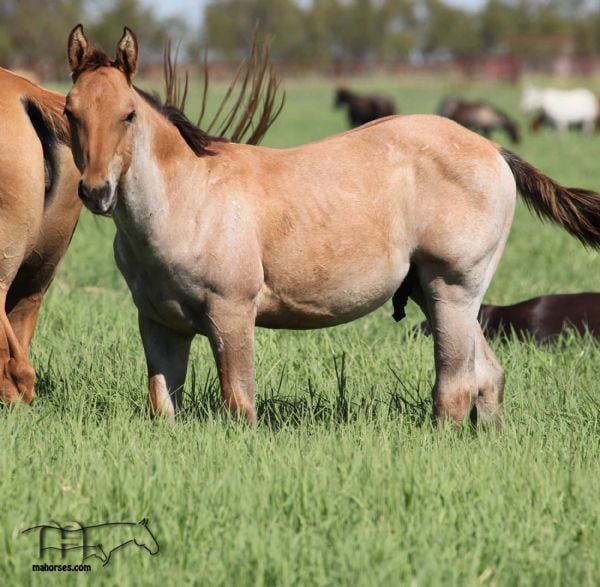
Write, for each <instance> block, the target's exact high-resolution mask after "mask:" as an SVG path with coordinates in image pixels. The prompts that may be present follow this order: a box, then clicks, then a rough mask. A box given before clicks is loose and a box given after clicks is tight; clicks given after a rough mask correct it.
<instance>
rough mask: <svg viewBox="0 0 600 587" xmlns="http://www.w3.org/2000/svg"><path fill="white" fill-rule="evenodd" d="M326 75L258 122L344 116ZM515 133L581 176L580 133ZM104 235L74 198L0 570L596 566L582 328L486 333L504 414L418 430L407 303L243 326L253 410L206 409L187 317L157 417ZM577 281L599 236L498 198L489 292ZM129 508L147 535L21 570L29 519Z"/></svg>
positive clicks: (514, 296)
mask: <svg viewBox="0 0 600 587" xmlns="http://www.w3.org/2000/svg"><path fill="white" fill-rule="evenodd" d="M352 85H353V86H354V87H356V88H358V89H367V88H368V89H372V90H374V89H379V90H382V91H385V92H387V93H390V94H392V95H394V96H395V97H396V99H397V101H398V103H399V104H400V107H401V109H402V112H403V113H410V112H432V111H434V110H435V107H436V104H437V102H438V100H439V99H440V97H441V96H443V95H444V94H447V93H456V92H458V93H461V94H464V95H467V96H471V97H489V98H490V99H492V100H493V101H494V102H496V103H497V104H499V105H500V106H502V107H503V108H505V109H506V110H507V111H508V112H517V105H518V101H519V95H518V92H517V90H516V89H513V88H511V87H506V86H502V85H499V86H492V87H486V86H483V85H478V84H473V85H468V86H464V85H463V86H457V87H454V88H453V87H451V86H448V85H447V84H444V83H443V82H441V81H440V82H436V81H433V80H408V81H407V80H402V79H397V80H384V79H373V80H367V79H362V80H355V82H354V83H353V84H352ZM332 89H333V86H332V85H331V84H329V83H327V82H324V81H319V80H313V81H311V80H308V81H307V80H304V81H294V82H291V83H289V84H288V86H287V104H286V108H285V111H284V113H283V114H282V116H281V118H280V120H279V121H278V122H277V124H276V126H275V127H274V128H273V129H272V132H271V135H270V136H269V137H268V140H267V141H266V144H268V145H273V146H289V145H295V144H299V143H302V142H305V141H309V140H314V139H318V138H320V137H322V136H326V135H328V134H332V133H335V132H338V131H342V130H344V128H345V118H344V116H343V114H342V112H340V111H337V112H336V111H334V110H332V107H331V105H332V101H333V96H332ZM196 94H197V91H196ZM517 116H518V115H517ZM520 120H521V122H524V119H523V118H520ZM495 138H496V139H497V140H499V141H501V142H503V143H505V139H504V137H503V136H502V135H498V136H497V137H495ZM516 150H517V151H518V152H519V153H520V154H521V155H523V156H525V157H526V158H527V159H529V160H530V161H531V162H533V163H534V164H536V165H537V166H539V167H540V168H541V169H543V170H544V171H546V172H547V173H549V174H551V175H552V176H553V177H555V178H556V179H558V180H560V181H562V182H563V183H567V184H574V185H578V186H582V187H590V188H596V189H600V135H598V136H595V137H581V136H579V135H577V134H569V135H567V136H556V135H553V134H551V133H546V134H542V135H540V136H535V137H534V136H531V135H529V134H527V133H525V137H524V141H523V143H522V144H521V145H519V146H518V147H517V149H516ZM112 235H113V226H112V223H111V221H109V220H98V219H95V218H92V217H91V215H90V214H89V213H88V212H84V213H83V214H82V218H81V221H80V225H79V227H78V229H77V233H76V235H75V238H74V240H73V243H72V246H71V248H70V250H69V253H68V254H67V257H66V259H65V261H64V263H63V266H62V268H61V270H60V272H59V275H58V277H57V279H56V281H55V283H54V285H53V287H52V289H51V291H50V293H49V294H48V296H47V298H46V300H45V305H44V307H43V311H42V314H41V317H40V321H39V325H38V330H37V333H36V337H35V340H34V344H33V348H32V359H33V362H34V365H35V367H36V370H37V372H38V393H39V397H38V399H37V400H36V402H35V404H34V405H33V406H32V407H30V408H28V409H17V410H14V411H12V412H8V411H7V410H1V411H0V446H2V450H1V451H0V495H1V496H2V499H1V500H0V519H1V524H0V584H1V585H11V586H12V585H26V584H34V585H53V584H55V583H65V582H66V583H70V584H83V583H87V582H90V581H93V582H94V584H98V585H115V584H121V585H161V584H162V585H187V584H196V585H223V586H238V585H352V586H361V585H365V586H367V585H473V586H474V585H511V586H512V585H544V586H548V585H590V586H591V585H598V584H599V583H600V489H599V488H600V382H599V379H600V377H599V375H600V346H599V345H598V344H597V343H594V342H593V341H592V340H590V339H589V338H582V337H578V336H575V335H568V336H566V337H565V338H564V340H563V341H562V342H561V344H560V345H558V346H555V347H552V348H538V347H536V346H534V345H533V344H525V343H518V342H512V343H510V344H505V345H502V344H497V343H495V344H494V345H493V346H494V349H495V351H496V353H497V355H498V357H499V359H500V361H501V363H502V364H503V365H504V367H505V369H506V373H507V381H508V382H507V388H506V400H505V420H504V428H503V430H502V433H501V434H491V433H490V434H488V433H480V434H478V435H474V434H473V433H471V432H470V431H468V430H466V429H465V430H463V431H459V432H457V431H452V430H442V431H440V432H434V431H432V429H431V425H430V421H429V413H430V407H431V405H430V399H429V398H430V388H431V384H432V381H433V358H432V343H431V340H430V339H428V338H425V337H423V336H421V335H419V336H416V337H413V336H411V335H410V330H411V329H412V328H413V327H414V326H415V325H416V324H417V323H418V322H419V321H420V320H421V316H420V313H419V311H418V309H417V308H416V306H414V305H411V306H410V307H409V309H408V318H407V320H405V321H404V322H402V323H401V324H396V323H395V322H394V321H393V320H392V319H391V305H387V306H386V307H384V308H382V309H381V310H379V311H377V312H375V313H374V314H372V315H370V316H369V317H367V318H364V319H362V320H360V321H357V322H355V323H353V324H350V325H346V326H343V327H338V328H336V329H332V330H322V331H315V332H309V333H297V332H275V331H266V330H261V331H259V332H258V334H257V378H258V389H259V399H258V403H259V416H260V420H261V421H260V424H259V425H258V426H257V427H256V428H255V429H251V428H249V427H247V426H245V425H243V424H240V423H237V422H234V421H232V420H230V419H229V418H228V417H227V416H226V415H224V414H223V413H222V411H221V410H220V409H219V395H218V389H217V386H216V383H215V368H214V365H213V360H212V356H211V354H210V351H209V348H208V344H207V342H206V341H205V340H204V339H198V340H197V341H196V342H195V345H194V347H193V351H192V357H191V363H190V370H189V377H188V384H187V390H186V393H187V394H188V398H187V405H186V409H185V413H184V414H182V417H181V419H180V421H179V423H178V424H177V426H176V427H175V428H174V429H170V428H168V427H167V426H166V425H164V424H162V423H160V422H150V421H148V420H147V418H146V416H145V413H144V405H145V397H146V391H145V390H146V382H145V363H144V358H143V354H142V349H141V343H140V340H139V337H138V333H137V327H136V319H135V312H134V306H133V303H132V302H131V299H130V296H129V293H128V291H127V288H126V286H125V284H124V281H123V280H122V279H121V277H120V275H119V274H118V272H117V269H116V267H115V264H114V261H113V257H112ZM589 290H598V291H600V262H599V258H598V254H597V253H593V252H590V251H586V250H585V249H583V247H582V246H581V245H580V244H579V243H578V242H576V241H575V240H574V239H572V238H570V237H569V236H568V235H567V234H566V233H564V232H561V231H560V230H558V229H556V228H554V227H551V226H548V225H543V224H541V223H540V222H539V221H538V220H537V219H535V218H533V217H532V216H530V215H529V213H528V212H527V211H526V210H525V209H524V208H523V207H522V206H520V207H519V209H518V211H517V216H516V219H515V223H514V227H513V231H512V234H511V237H510V240H509V242H508V246H507V248H506V252H505V255H504V257H503V260H502V262H501V265H500V268H499V270H498V272H497V274H496V277H495V278H494V281H493V283H492V286H491V288H490V290H489V292H488V295H487V300H489V301H491V302H493V303H512V302H515V301H518V300H522V299H526V298H527V297H530V296H534V295H539V294H545V293H552V292H577V291H589ZM144 517H147V518H149V527H150V528H151V529H152V532H153V533H154V535H155V537H156V540H157V541H158V543H159V545H160V551H159V553H158V554H157V555H156V556H151V555H150V554H149V552H147V551H146V550H144V549H143V548H138V547H136V546H135V545H129V546H127V547H126V548H125V549H123V550H121V551H117V552H115V554H114V555H113V557H114V558H113V560H112V561H111V563H110V564H109V565H108V566H106V567H104V568H102V567H101V564H100V562H99V561H98V560H97V559H91V564H92V567H93V569H92V571H91V572H88V573H66V572H65V573H59V572H55V573H34V572H32V564H37V563H41V562H43V561H40V560H39V556H38V555H37V547H38V540H37V534H22V533H21V531H22V530H24V529H25V528H27V527H30V526H33V525H35V524H40V523H43V522H49V521H50V520H55V521H58V522H62V523H67V522H69V521H73V520H78V521H81V522H84V523H86V524H99V523H104V522H113V521H138V520H140V519H142V518H144ZM72 554H73V553H72ZM78 560H80V556H79V559H78V557H77V556H73V557H72V556H71V555H68V556H67V558H66V559H65V560H64V561H61V559H56V558H48V559H46V562H66V563H71V564H77V562H78Z"/></svg>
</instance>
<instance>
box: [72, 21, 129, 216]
mask: <svg viewBox="0 0 600 587" xmlns="http://www.w3.org/2000/svg"><path fill="white" fill-rule="evenodd" d="M68 55H69V64H70V66H71V72H72V76H73V87H72V88H71V91H70V92H69V94H68V95H67V101H66V106H65V115H66V116H67V118H68V119H69V123H70V125H71V135H72V145H73V146H72V148H73V155H74V157H75V161H76V163H77V166H78V167H79V170H80V171H81V174H82V175H81V181H80V183H79V196H80V198H81V199H82V201H83V203H84V204H85V206H86V207H87V208H88V209H89V210H91V211H92V212H93V213H94V214H103V215H110V214H111V213H112V211H113V210H114V208H115V206H116V203H117V185H118V183H119V181H120V180H121V178H122V177H123V176H124V175H125V174H126V173H127V171H128V169H129V166H130V164H131V156H132V149H133V134H134V129H135V127H136V110H135V105H136V92H135V90H134V89H133V87H132V85H131V80H132V78H133V76H134V75H135V72H136V68H137V59H138V44H137V40H136V38H135V35H134V34H133V32H132V31H131V30H130V29H128V28H127V27H125V29H124V31H123V36H122V37H121V40H120V41H119V43H118V45H117V51H116V57H115V59H114V60H110V59H109V58H108V56H107V55H106V54H105V53H104V52H102V51H100V50H98V49H96V48H94V47H93V46H92V44H91V43H90V42H89V41H88V40H87V38H86V36H85V34H84V32H83V27H82V26H81V25H77V26H76V27H75V28H74V29H73V30H72V31H71V34H70V35H69V42H68Z"/></svg>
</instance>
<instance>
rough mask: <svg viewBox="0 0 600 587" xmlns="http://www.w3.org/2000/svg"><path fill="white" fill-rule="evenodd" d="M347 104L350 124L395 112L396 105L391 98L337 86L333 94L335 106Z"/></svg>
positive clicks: (355, 124) (356, 124)
mask: <svg viewBox="0 0 600 587" xmlns="http://www.w3.org/2000/svg"><path fill="white" fill-rule="evenodd" d="M343 104H346V105H347V106H348V120H349V121H350V125H351V126H360V125H361V124H366V123H367V122H371V121H372V120H377V119H378V118H383V117H384V116H392V115H393V114H396V105H395V104H394V101H393V100H392V99H391V98H387V97H386V96H379V95H377V94H372V95H369V96H360V95H359V94H354V93H353V92H351V91H350V90H347V89H345V88H338V90H337V92H336V94H335V107H336V108H340V107H341V106H342V105H343Z"/></svg>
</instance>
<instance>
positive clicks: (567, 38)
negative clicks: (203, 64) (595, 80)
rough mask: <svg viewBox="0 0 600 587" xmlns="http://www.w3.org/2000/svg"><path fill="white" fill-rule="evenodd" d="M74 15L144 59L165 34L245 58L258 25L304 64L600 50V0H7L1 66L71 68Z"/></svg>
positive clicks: (98, 35) (2, 7)
mask: <svg viewBox="0 0 600 587" xmlns="http://www.w3.org/2000/svg"><path fill="white" fill-rule="evenodd" d="M77 22H84V23H86V31H87V32H88V33H89V36H90V38H92V39H94V40H95V41H96V42H98V44H99V45H101V46H103V47H104V48H105V49H108V50H112V48H113V46H114V43H115V40H116V39H117V38H118V37H119V35H120V33H121V31H122V27H123V25H124V24H127V25H128V26H130V27H131V28H132V29H133V30H135V31H136V33H137V34H138V36H139V38H140V42H141V44H142V47H143V50H144V62H145V63H152V62H157V61H159V60H160V57H161V55H162V48H163V45H164V41H165V39H166V38H167V37H169V38H171V39H173V40H174V41H175V42H177V41H182V55H185V54H187V55H188V56H189V57H190V58H192V59H197V58H199V57H200V56H201V54H202V52H203V49H204V47H208V49H209V51H210V54H211V55H213V56H216V57H218V58H220V59H232V60H233V59H239V58H240V57H241V56H243V55H245V53H246V51H247V49H248V46H249V41H250V38H251V37H252V34H253V31H254V30H255V28H257V29H258V31H259V33H262V34H269V35H270V36H271V37H272V38H273V44H272V54H273V56H274V58H276V59H279V60H287V61H293V62H295V63H302V62H304V63H306V64H307V65H310V64H311V63H314V62H324V61H331V60H352V61H358V62H360V61H369V60H376V61H386V60H389V61H395V60H400V59H404V60H427V59H439V58H461V57H466V56H473V55H517V56H521V57H524V58H525V59H532V60H535V59H544V58H548V57H555V56H557V55H591V54H600V9H599V8H598V0H487V1H486V2H485V3H484V4H483V6H482V7H481V8H480V9H479V10H477V11H472V10H467V9H462V8H459V7H457V6H456V5H454V4H450V3H448V2H446V1H444V0H210V1H209V2H208V3H206V5H205V8H204V18H203V19H202V23H190V19H189V15H183V14H182V15H180V16H177V17H173V18H169V19H164V18H159V17H158V16H157V15H156V13H155V11H154V10H153V9H152V8H150V7H149V5H148V4H147V3H145V2H143V1H142V0H44V2H43V3H42V6H40V0H0V65H3V66H5V67H28V68H37V69H38V70H39V71H41V72H42V73H45V72H46V73H48V72H49V73H52V74H54V75H55V74H56V73H61V72H62V73H65V72H66V60H65V56H64V52H65V47H64V46H65V39H66V38H67V35H68V32H69V30H70V29H71V28H72V27H73V25H74V24H76V23H77Z"/></svg>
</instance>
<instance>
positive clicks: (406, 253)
mask: <svg viewBox="0 0 600 587" xmlns="http://www.w3.org/2000/svg"><path fill="white" fill-rule="evenodd" d="M68 53H69V61H70V65H71V69H72V71H73V80H74V85H73V88H72V89H71V91H70V93H69V95H68V97H67V105H66V112H67V114H68V116H69V118H70V121H71V128H72V131H73V136H74V139H73V149H74V154H75V159H76V161H77V163H78V165H79V166H80V168H81V171H82V179H81V184H80V195H81V198H82V200H83V202H84V204H85V205H86V206H87V207H88V208H89V209H90V210H91V211H92V212H94V213H96V214H103V215H110V216H112V217H113V219H114V222H115V224H116V227H117V235H116V238H115V256H116V260H117V263H118V266H119V268H120V270H121V272H122V273H123V275H124V277H125V279H126V281H127V283H128V285H129V288H130V289H131V293H132V295H133V299H134V301H135V304H136V306H137V308H138V312H139V327H140V331H141V336H142V340H143V345H144V350H145V354H146V359H147V364H148V372H149V391H150V400H151V405H152V407H153V409H154V411H155V412H156V413H158V414H161V415H163V416H166V417H167V418H168V419H170V420H173V419H174V415H175V409H176V407H177V406H178V404H179V403H180V402H181V398H182V395H181V394H182V386H183V384H184V380H185V375H186V369H187V362H188V354H189V350H190V343H191V341H192V338H193V337H194V335H196V334H198V333H200V334H204V335H206V336H208V338H209V340H210V343H211V346H212V349H213V352H214V355H215V359H216V363H217V367H218V372H219V377H220V383H221V390H222V393H223V398H224V401H225V403H226V405H227V406H228V407H229V408H230V409H231V410H232V411H233V412H234V413H241V414H243V415H244V416H245V417H246V418H247V419H248V420H250V421H254V420H255V418H256V415H255V402H254V391H255V378H254V329H255V326H263V327H268V328H295V329H304V328H321V327H326V326H334V325H336V324H342V323H344V322H349V321H351V320H355V319H357V318H360V317H361V316H364V315H365V314H367V313H369V312H372V311H373V310H375V309H376V308H378V307H379V306H381V305H382V304H383V303H384V302H385V301H386V300H388V299H390V298H391V297H392V296H394V301H395V303H396V305H397V306H398V307H397V309H401V308H399V307H400V306H402V305H403V303H404V302H405V301H406V300H405V298H406V297H407V296H408V295H410V296H411V297H412V298H413V299H414V300H415V301H416V302H417V303H418V304H419V305H420V307H421V308H422V310H423V311H424V312H425V314H426V316H427V318H428V320H429V322H430V323H431V324H432V331H433V335H434V340H435V368H436V381H435V385H434V388H433V398H434V418H435V419H436V420H438V419H441V418H451V419H454V420H457V421H461V420H463V419H464V418H465V417H466V416H467V415H469V413H470V412H471V410H472V408H475V410H474V412H475V413H476V416H477V417H478V418H480V419H481V420H482V421H484V422H492V423H498V422H499V419H500V412H501V404H502V397H503V387H504V376H503V372H502V369H501V367H500V366H499V364H498V363H497V361H496V359H495V358H494V355H493V354H492V351H491V350H490V348H489V347H488V345H487V343H486V341H485V339H484V337H483V335H482V332H481V328H480V326H479V324H478V322H477V311H478V310H479V306H480V304H481V301H482V299H483V296H484V293H485V291H486V289H487V287H488V285H489V283H490V280H491V279H492V275H493V274H494V270H495V269H496V266H497V264H498V261H499V259H500V256H501V253H502V250H503V248H504V244H505V242H506V239H507V236H508V232H509V229H510V225H511V222H512V218H513V212H514V208H515V200H516V189H515V182H516V185H517V186H518V187H519V189H520V190H521V191H522V193H523V197H524V198H525V201H526V202H527V203H528V204H529V206H531V207H532V208H533V209H534V210H535V211H536V212H537V213H538V214H540V215H541V216H544V217H546V218H549V219H551V220H553V221H555V222H557V223H558V224H560V225H561V226H563V227H564V228H566V229H567V230H569V231H570V232H571V233H572V234H574V235H575V236H577V237H578V238H580V239H581V240H582V241H583V242H586V243H588V244H590V245H592V246H595V247H597V246H600V196H599V195H598V194H596V193H593V192H589V191H586V190H581V189H567V188H563V187H561V186H559V185H558V184H556V183H555V182H553V181H552V180H551V179H549V178H547V177H546V176H545V175H543V174H542V173H540V172H539V171H537V170H536V169H535V168H533V167H532V166H530V165H529V164H528V163H526V162H525V161H523V160H522V159H520V158H519V157H518V156H517V155H515V154H513V153H510V152H509V151H505V150H503V149H501V148H500V147H498V145H495V144H494V143H492V142H490V141H488V140H487V139H484V138H482V137H480V136H478V135H476V134H474V133H472V132H470V131H468V130H466V129H464V128H462V127H461V126H459V125H457V124H456V123H454V122H451V121H449V120H446V119H443V118H439V117H436V116H405V117H390V118H387V119H383V120H381V121H377V122H374V123H371V124H369V125H366V126H363V127H361V128H359V129H356V130H353V131H349V132H346V133H344V134H341V135H338V136H334V137H332V138H329V139H325V140H322V141H319V142H316V143H312V144H309V145H305V146H301V147H297V148H292V149H283V150H276V149H267V148H261V147H256V146H247V145H238V144H232V143H229V142H225V141H222V140H214V139H212V138H211V137H210V136H208V135H207V134H206V133H204V132H203V131H201V130H200V129H198V128H196V127H194V126H193V125H192V124H191V123H189V121H187V120H186V119H185V118H184V117H183V115H181V114H180V115H179V116H173V112H172V111H169V116H167V115H165V113H164V112H162V111H161V109H160V107H159V106H158V105H157V104H156V103H154V102H152V101H151V100H149V99H148V97H147V96H145V95H143V94H141V93H140V92H139V91H137V90H136V89H135V87H134V86H133V85H132V83H131V80H132V77H133V75H134V74H135V71H136V65H137V61H138V46H137V41H136V39H135V36H134V35H133V33H132V32H131V31H130V30H129V29H125V32H124V34H123V37H122V38H121V40H120V42H119V44H118V46H117V54H116V59H115V60H114V61H111V60H110V59H109V58H108V57H107V56H106V55H105V54H104V53H102V52H100V51H98V50H96V49H94V48H93V47H92V46H91V44H90V43H89V42H88V40H87V39H86V37H85V35H84V33H83V29H82V28H81V26H78V27H76V28H75V29H74V30H73V31H72V33H71V35H70V37H69V44H68ZM75 139H76V140H75ZM409 270H410V273H409ZM407 276H408V277H407ZM394 294H396V295H394Z"/></svg>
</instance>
